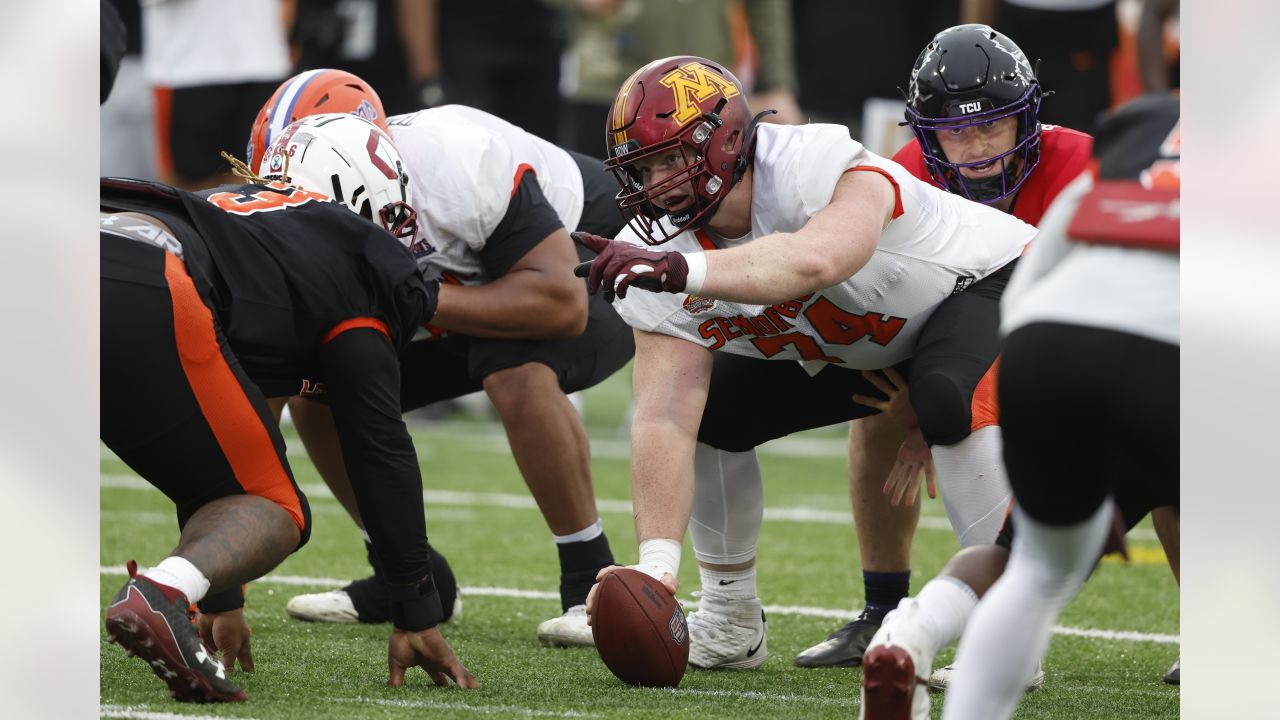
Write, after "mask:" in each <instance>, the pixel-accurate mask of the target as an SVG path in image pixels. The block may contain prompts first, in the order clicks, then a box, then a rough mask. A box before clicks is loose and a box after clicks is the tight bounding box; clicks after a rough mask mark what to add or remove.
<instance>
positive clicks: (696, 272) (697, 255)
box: [677, 252, 707, 559]
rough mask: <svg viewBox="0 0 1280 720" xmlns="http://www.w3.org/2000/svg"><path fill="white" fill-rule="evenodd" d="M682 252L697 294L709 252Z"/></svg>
mask: <svg viewBox="0 0 1280 720" xmlns="http://www.w3.org/2000/svg"><path fill="white" fill-rule="evenodd" d="M680 254H681V255H684V261H685V263H687V264H688V265H689V274H688V275H687V276H686V277H685V279H684V291H685V292H687V293H689V294H690V295H697V294H698V293H699V292H700V291H701V290H702V284H703V283H704V282H706V280H707V254H706V253H701V252H690V253H680ZM677 559H679V555H677Z"/></svg>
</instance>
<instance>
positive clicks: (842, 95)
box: [793, 0, 959, 157]
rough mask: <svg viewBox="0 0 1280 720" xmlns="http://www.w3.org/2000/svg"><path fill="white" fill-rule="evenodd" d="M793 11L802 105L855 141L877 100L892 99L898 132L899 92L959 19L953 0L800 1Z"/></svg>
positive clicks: (890, 148)
mask: <svg viewBox="0 0 1280 720" xmlns="http://www.w3.org/2000/svg"><path fill="white" fill-rule="evenodd" d="M793 7H794V16H795V35H796V37H797V38H799V39H800V42H797V43H796V51H795V55H796V74H797V76H798V80H799V84H800V107H801V108H803V109H804V112H805V113H806V114H807V115H808V116H809V119H810V120H811V121H813V122H831V123H839V124H843V125H847V126H849V130H850V133H851V134H852V135H853V137H854V138H855V139H859V138H862V135H863V130H864V128H863V109H864V105H865V104H866V101H867V100H870V99H873V98H884V99H886V100H887V101H888V106H889V107H890V110H889V112H888V114H887V115H886V116H885V121H886V122H888V123H889V127H890V128H896V127H897V124H898V122H899V121H901V120H902V97H903V96H902V92H901V91H900V90H899V88H902V89H905V88H906V87H907V81H908V80H909V75H910V73H909V72H908V71H909V70H910V69H911V66H912V64H913V63H914V62H915V59H916V55H917V54H919V52H920V48H922V47H924V46H925V45H926V44H927V43H928V42H929V40H930V39H931V38H932V37H933V36H934V35H935V34H937V33H938V31H940V30H942V29H943V28H947V27H951V26H952V25H955V24H956V23H957V21H958V19H959V9H958V7H957V4H956V3H955V1H954V0H917V1H916V2H901V1H900V0H862V1H861V2H847V1H846V0H793ZM867 129H868V130H870V129H871V128H867ZM876 134H877V135H879V134H881V133H879V132H877V133H876ZM894 134H895V135H896V133H894ZM909 137H910V133H909V132H907V131H906V130H905V129H904V130H903V133H902V135H901V137H900V139H899V141H893V142H887V143H885V147H886V148H887V149H877V148H876V147H871V148H870V149H871V150H872V151H873V152H877V153H880V154H882V155H886V157H887V156H888V155H889V154H892V153H893V152H894V151H896V150H897V149H898V148H899V147H902V144H903V142H905V141H906V139H907V138H909ZM886 139H887V138H886ZM864 142H866V141H865V140H864Z"/></svg>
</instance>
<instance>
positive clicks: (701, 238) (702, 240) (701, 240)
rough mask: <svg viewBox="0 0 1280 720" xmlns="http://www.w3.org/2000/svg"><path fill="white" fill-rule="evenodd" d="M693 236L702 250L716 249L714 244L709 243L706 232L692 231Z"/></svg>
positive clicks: (708, 236) (709, 238)
mask: <svg viewBox="0 0 1280 720" xmlns="http://www.w3.org/2000/svg"><path fill="white" fill-rule="evenodd" d="M693 236H694V237H695V238H697V239H698V244H699V245H701V246H702V249H703V250H716V249H717V248H716V244H715V243H714V242H712V241H711V236H710V235H708V234H707V231H706V230H694V231H693Z"/></svg>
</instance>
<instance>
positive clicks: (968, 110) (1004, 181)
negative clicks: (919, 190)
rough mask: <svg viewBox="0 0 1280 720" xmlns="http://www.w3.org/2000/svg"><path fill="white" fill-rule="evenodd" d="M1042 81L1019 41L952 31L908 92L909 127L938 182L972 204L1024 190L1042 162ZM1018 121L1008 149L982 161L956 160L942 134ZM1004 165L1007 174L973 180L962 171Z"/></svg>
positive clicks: (930, 50)
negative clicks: (946, 149) (945, 146)
mask: <svg viewBox="0 0 1280 720" xmlns="http://www.w3.org/2000/svg"><path fill="white" fill-rule="evenodd" d="M1040 98H1041V91H1040V83H1039V82H1038V81H1037V80H1036V76H1035V71H1033V70H1032V69H1031V63H1029V62H1027V56H1026V55H1024V54H1023V53H1022V50H1020V49H1019V48H1018V46H1017V45H1016V44H1014V42H1013V41H1012V40H1010V39H1009V38H1008V37H1007V36H1005V35H1002V34H1000V33H998V32H996V31H995V30H993V29H991V27H989V26H987V25H957V26H955V27H951V28H947V29H946V30H943V31H942V32H940V33H938V34H937V35H935V36H934V37H933V40H931V41H930V42H929V44H928V45H926V46H925V48H924V50H923V51H921V53H920V57H918V58H916V64H915V67H913V68H912V69H911V86H910V88H909V89H908V92H907V110H906V118H907V124H908V125H910V126H911V129H912V131H913V132H915V135H916V139H917V140H918V141H919V142H920V149H921V150H922V151H923V152H924V162H925V166H926V167H928V168H929V175H930V176H932V177H933V181H934V182H935V183H937V184H938V185H940V186H942V187H943V188H945V189H947V190H949V191H950V192H953V193H956V194H958V195H963V196H965V197H967V198H969V199H970V200H977V201H978V202H984V203H992V202H995V201H997V200H1000V199H1002V198H1006V197H1008V196H1010V195H1012V194H1013V193H1015V192H1017V190H1018V188H1019V187H1021V186H1022V183H1023V182H1025V181H1026V179H1027V176H1028V175H1029V174H1030V173H1031V170H1032V169H1033V168H1035V166H1036V163H1038V162H1040V120H1039V113H1040ZM1012 116H1016V117H1017V118H1018V134H1017V140H1016V142H1015V143H1014V146H1013V148H1012V149H1011V150H1009V151H1008V152H1004V153H1001V154H999V155H996V156H994V157H989V158H983V159H981V160H979V161H977V162H966V163H957V162H949V161H948V160H947V156H946V154H945V153H943V152H942V146H941V145H939V144H938V138H937V134H936V133H937V131H938V130H944V129H945V130H958V129H960V128H966V127H972V126H974V125H980V124H984V123H989V122H994V121H996V120H1002V119H1004V118H1007V117H1012ZM996 160H998V161H1000V164H1001V168H1002V172H1001V173H1000V174H998V175H993V176H991V177H987V178H981V179H971V178H965V177H963V176H962V175H961V174H960V168H962V167H977V166H982V165H987V164H990V163H991V162H993V161H996Z"/></svg>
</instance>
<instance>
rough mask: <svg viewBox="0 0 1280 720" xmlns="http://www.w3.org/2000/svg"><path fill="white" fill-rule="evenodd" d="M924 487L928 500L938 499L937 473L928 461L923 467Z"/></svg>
mask: <svg viewBox="0 0 1280 720" xmlns="http://www.w3.org/2000/svg"><path fill="white" fill-rule="evenodd" d="M924 478H925V487H926V489H927V490H928V491H929V499H930V500H937V499H938V471H937V469H935V468H934V466H933V461H932V460H929V461H928V462H926V463H925V466H924Z"/></svg>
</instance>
